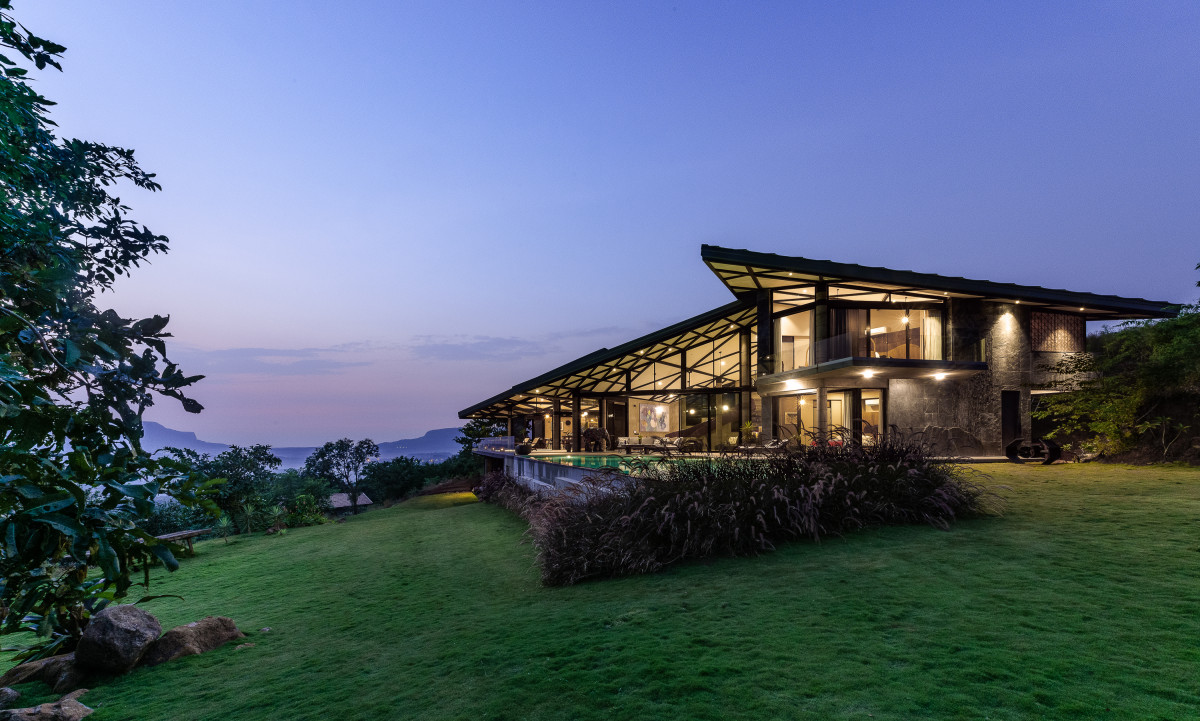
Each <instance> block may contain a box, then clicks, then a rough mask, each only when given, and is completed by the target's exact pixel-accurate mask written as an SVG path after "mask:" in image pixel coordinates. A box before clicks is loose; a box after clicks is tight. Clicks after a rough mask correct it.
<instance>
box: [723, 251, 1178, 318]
mask: <svg viewBox="0 0 1200 721" xmlns="http://www.w3.org/2000/svg"><path fill="white" fill-rule="evenodd" d="M700 257H701V258H702V259H703V260H704V262H705V264H706V265H708V267H709V268H710V269H711V270H712V271H713V272H714V273H716V275H717V277H718V278H720V279H721V281H722V282H723V283H725V285H726V287H728V288H729V290H730V291H732V292H733V293H734V294H735V295H738V296H739V297H740V296H741V295H742V294H744V293H749V292H754V291H756V290H759V289H762V288H771V289H772V290H778V291H780V292H781V293H783V294H788V293H789V292H790V293H792V294H794V297H796V298H801V297H802V295H801V294H800V293H799V289H802V288H805V287H810V286H812V285H814V284H816V283H828V284H833V285H838V286H842V287H844V288H850V289H854V290H857V291H860V292H878V293H890V294H904V295H906V296H911V297H916V298H921V297H925V298H929V299H943V298H948V297H956V298H979V299H983V300H994V301H1000V302H1010V303H1011V302H1014V301H1020V302H1021V303H1022V304H1028V305H1030V306H1033V307H1038V308H1042V309H1044V310H1048V311H1055V312H1066V313H1075V314H1078V315H1082V316H1084V317H1085V318H1086V319H1087V320H1120V319H1132V318H1169V317H1172V316H1174V315H1175V312H1174V311H1173V310H1172V305H1173V304H1171V303H1167V302H1165V301H1153V300H1145V299H1142V298H1123V297H1120V296H1116V295H1099V294H1096V293H1080V292H1076V291H1069V290H1056V289H1053V288H1043V287H1041V286H1036V285H1017V284H1015V283H996V282H993V281H989V280H971V279H969V278H960V277H955V276H944V275H934V274H932V273H917V272H914V271H911V270H892V269H891V268H878V267H873V266H868V265H856V264H853V263H835V262H833V261H829V260H813V259H811V258H801V257H795V256H785V255H776V254H774V253H758V252H755V251H750V250H737V249H733V248H722V247H720V246H715V245H702V246H700Z"/></svg>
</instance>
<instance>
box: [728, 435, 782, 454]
mask: <svg viewBox="0 0 1200 721" xmlns="http://www.w3.org/2000/svg"><path fill="white" fill-rule="evenodd" d="M787 444H788V439H786V438H772V439H771V440H769V441H766V442H764V443H763V444H762V445H761V446H738V447H737V449H738V452H739V453H745V454H747V455H754V454H756V453H778V452H780V451H782V450H784V449H785V448H787Z"/></svg>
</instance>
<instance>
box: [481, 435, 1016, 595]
mask: <svg viewBox="0 0 1200 721" xmlns="http://www.w3.org/2000/svg"><path fill="white" fill-rule="evenodd" d="M968 473H969V472H968V471H966V470H964V469H963V468H962V467H961V466H958V465H955V464H953V463H949V462H946V461H944V460H940V459H935V458H934V457H932V456H931V455H930V454H929V453H928V450H927V449H926V448H925V447H924V446H922V445H920V444H916V443H912V442H906V441H887V442H883V443H879V444H875V445H870V446H862V445H846V446H839V447H832V446H810V447H804V448H800V449H797V450H794V451H790V452H786V453H780V454H777V455H772V456H769V457H752V458H734V457H730V458H714V459H694V460H688V461H684V462H674V463H658V464H653V465H646V466H645V467H643V468H640V469H638V470H636V471H635V476H636V477H630V476H625V475H621V474H616V473H612V474H603V473H602V474H598V475H596V476H593V477H591V478H588V479H587V480H586V481H585V482H584V483H583V484H581V485H580V486H579V487H578V488H574V489H570V490H566V491H562V492H561V493H557V494H553V495H538V494H535V493H532V492H531V491H529V490H527V489H526V488H524V487H523V486H521V485H520V484H518V483H516V482H515V481H513V479H511V478H508V477H505V476H504V475H503V474H492V475H490V476H488V477H485V478H484V479H483V480H482V481H481V483H480V485H479V487H478V488H477V490H476V493H477V495H479V496H480V498H482V499H483V500H485V501H491V502H494V503H499V504H500V505H503V506H505V507H507V508H509V509H511V510H513V511H515V512H517V513H520V514H521V515H522V516H524V517H525V518H526V519H527V520H528V521H529V524H530V530H529V533H530V535H531V537H532V540H533V543H534V545H535V547H536V548H537V552H538V561H539V564H540V566H541V572H542V582H543V583H544V584H546V585H549V586H561V585H570V584H574V583H578V582H579V581H582V580H585V579H588V578H603V577H613V576H626V575H632V574H640V573H652V572H655V571H658V570H660V569H662V568H664V567H666V566H668V565H670V564H673V563H677V562H679V561H683V560H687V559H696V558H706V557H710V556H754V555H758V554H760V553H763V552H765V551H770V550H773V549H774V548H775V545H776V544H778V543H780V542H786V541H790V540H795V539H812V540H819V539H821V538H822V537H825V536H829V535H836V534H842V533H846V532H848V531H853V530H855V529H859V528H864V527H867V526H880V525H889V524H912V523H924V524H929V525H932V526H935V527H938V528H947V527H948V526H949V524H950V523H952V522H953V521H954V520H955V519H957V518H961V517H964V516H972V515H978V514H985V513H994V512H998V510H999V506H998V502H997V500H996V496H994V495H993V494H991V493H989V492H988V491H987V490H986V489H985V488H983V487H982V486H981V485H979V484H978V483H977V482H975V481H974V480H972V479H971V478H970V477H969V476H968Z"/></svg>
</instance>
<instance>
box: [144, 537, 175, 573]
mask: <svg viewBox="0 0 1200 721" xmlns="http://www.w3.org/2000/svg"><path fill="white" fill-rule="evenodd" d="M150 552H151V553H153V554H154V555H155V556H158V558H159V560H161V561H162V562H163V565H164V566H166V567H167V570H168V571H176V570H178V569H179V561H177V560H176V559H175V554H173V553H171V549H169V548H167V546H166V544H165V543H156V544H154V545H153V546H151V547H150Z"/></svg>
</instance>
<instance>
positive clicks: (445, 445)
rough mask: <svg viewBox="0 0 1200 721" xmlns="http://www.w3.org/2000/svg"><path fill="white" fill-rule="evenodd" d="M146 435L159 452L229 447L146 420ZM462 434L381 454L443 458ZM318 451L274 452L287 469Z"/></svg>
mask: <svg viewBox="0 0 1200 721" xmlns="http://www.w3.org/2000/svg"><path fill="white" fill-rule="evenodd" d="M142 428H144V429H145V434H144V435H143V436H142V448H144V449H145V450H147V451H157V450H159V449H161V448H166V447H168V446H170V447H172V448H188V449H191V450H193V451H196V452H197V453H207V454H209V455H210V456H215V455H217V454H218V453H222V452H224V451H227V450H229V446H228V445H226V444H224V443H212V442H210V441H202V440H200V439H198V438H196V434H195V433H192V432H190V431H177V430H175V429H173V428H167V427H166V426H164V425H162V424H160V423H154V422H153V421H145V422H143V423H142ZM457 435H458V429H457V428H438V429H437V430H434V431H429V432H428V433H426V434H425V435H423V436H421V437H420V438H406V439H404V440H399V441H389V442H387V443H380V444H379V457H380V459H382V460H385V461H387V460H391V459H392V458H399V457H400V456H409V457H410V458H417V459H419V460H422V461H441V460H445V459H447V458H449V457H450V456H453V455H454V454H456V453H458V451H459V448H460V446H459V445H458V444H457V443H455V442H454V438H455V436H457ZM315 450H317V448H316V446H304V447H298V446H284V447H273V448H271V452H272V453H274V454H275V455H276V456H279V459H280V460H282V461H283V468H300V467H302V466H303V465H304V459H305V458H308V456H309V455H310V454H311V453H312V452H313V451H315Z"/></svg>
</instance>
